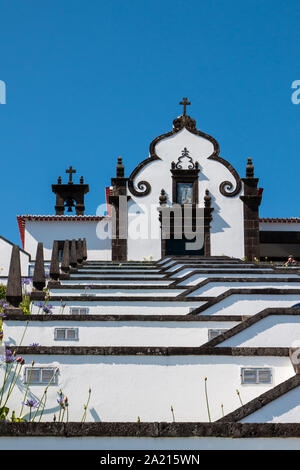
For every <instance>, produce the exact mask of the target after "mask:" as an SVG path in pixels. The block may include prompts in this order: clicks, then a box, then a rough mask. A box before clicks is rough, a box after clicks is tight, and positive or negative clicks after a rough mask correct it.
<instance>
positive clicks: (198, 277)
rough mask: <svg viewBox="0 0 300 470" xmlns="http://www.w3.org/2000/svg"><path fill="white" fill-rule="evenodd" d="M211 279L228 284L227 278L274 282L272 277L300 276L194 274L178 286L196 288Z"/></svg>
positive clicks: (296, 276)
mask: <svg viewBox="0 0 300 470" xmlns="http://www.w3.org/2000/svg"><path fill="white" fill-rule="evenodd" d="M210 277H223V278H224V282H226V278H227V277H235V278H242V279H245V278H253V277H255V278H256V277H259V278H269V279H270V280H272V277H273V278H274V277H277V278H281V279H282V280H283V281H284V279H286V278H287V277H292V278H295V279H296V278H298V279H299V276H298V274H276V272H270V273H266V274H249V273H247V274H235V273H234V274H227V273H221V274H194V275H193V276H191V277H189V278H188V279H186V280H185V281H181V282H180V283H179V284H178V285H180V286H195V285H196V284H198V283H199V282H201V281H204V279H208V278H210Z"/></svg>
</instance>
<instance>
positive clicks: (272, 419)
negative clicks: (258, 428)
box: [240, 387, 300, 423]
mask: <svg viewBox="0 0 300 470" xmlns="http://www.w3.org/2000/svg"><path fill="white" fill-rule="evenodd" d="M299 396H300V387H296V388H294V389H293V390H290V391H289V392H287V393H285V394H284V395H282V396H281V397H278V398H277V399H276V400H273V401H272V402H270V403H268V404H267V405H265V406H263V407H262V408H261V409H260V410H258V411H255V412H254V413H252V414H251V415H249V416H246V417H245V418H244V419H242V420H241V421H240V422H241V423H299V422H300V400H299Z"/></svg>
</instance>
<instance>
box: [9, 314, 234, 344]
mask: <svg viewBox="0 0 300 470" xmlns="http://www.w3.org/2000/svg"><path fill="white" fill-rule="evenodd" d="M238 323H239V322H226V321H225V322H216V321H211V322H202V321H198V322H190V321H189V322H155V321H151V322H139V321H127V322H126V321H104V322H97V321H89V322H88V321H82V322H75V321H55V320H53V321H49V322H48V321H47V322H34V321H33V322H31V323H30V324H29V327H28V329H27V331H26V334H25V337H24V339H23V342H22V345H23V346H29V345H30V344H32V343H39V344H40V345H42V346H182V347H183V346H186V347H188V346H200V345H201V344H204V343H206V342H207V341H208V329H210V328H216V329H220V328H225V329H229V328H233V327H234V326H235V325H238ZM55 328H78V340H75V341H67V340H55V339H54V329H55ZM24 329H25V322H19V321H9V322H5V323H4V328H3V331H4V340H5V343H8V344H10V345H15V346H16V345H18V344H19V343H20V341H21V338H22V336H23V333H24Z"/></svg>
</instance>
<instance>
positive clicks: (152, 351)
mask: <svg viewBox="0 0 300 470" xmlns="http://www.w3.org/2000/svg"><path fill="white" fill-rule="evenodd" d="M14 351H16V354H20V355H26V354H29V355H34V354H36V355H63V356H87V355H91V356H272V357H289V353H290V351H289V348H269V347H267V348H244V347H241V348H231V347H226V348H225V347H219V348H212V347H207V346H206V347H179V346H178V347H155V346H152V347H147V346H37V347H33V346H15V347H14Z"/></svg>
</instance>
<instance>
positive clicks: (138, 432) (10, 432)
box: [0, 422, 300, 439]
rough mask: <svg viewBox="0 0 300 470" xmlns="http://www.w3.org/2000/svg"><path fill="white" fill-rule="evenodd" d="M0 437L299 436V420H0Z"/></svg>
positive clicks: (251, 437) (241, 437)
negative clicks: (14, 421) (24, 421)
mask: <svg viewBox="0 0 300 470" xmlns="http://www.w3.org/2000/svg"><path fill="white" fill-rule="evenodd" d="M0 437H56V438H57V437H66V438H68V437H69V438H70V437H159V438H164V437H193V438H195V437H221V438H222V437H227V438H240V439H245V438H250V439H253V438H265V437H272V438H276V437H277V438H280V437H285V438H286V437H297V438H299V437H300V423H224V422H222V423H220V422H214V423H198V422H182V423H166V422H153V423H149V422H145V423H143V422H142V423H133V422H103V423H77V422H76V423H75V422H70V423H51V422H46V423H0Z"/></svg>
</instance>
